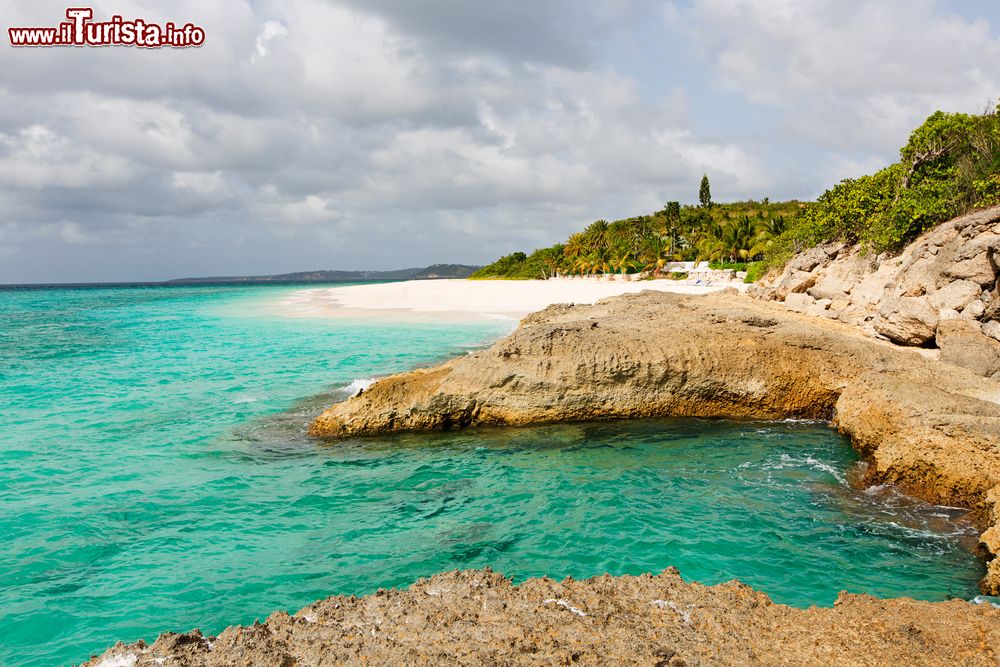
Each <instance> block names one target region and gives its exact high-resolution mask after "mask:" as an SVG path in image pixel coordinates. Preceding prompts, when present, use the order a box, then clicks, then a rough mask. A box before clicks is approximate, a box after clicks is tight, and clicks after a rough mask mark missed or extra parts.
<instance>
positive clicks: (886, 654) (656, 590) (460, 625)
mask: <svg viewBox="0 0 1000 667" xmlns="http://www.w3.org/2000/svg"><path fill="white" fill-rule="evenodd" d="M998 660H1000V609H995V608H992V607H990V606H989V605H972V604H968V603H966V602H962V601H952V602H940V603H929V602H917V601H914V600H909V599H898V600H878V599H875V598H872V597H868V596H865V595H849V594H846V593H842V594H841V595H840V598H839V599H838V600H837V603H836V605H835V606H834V607H831V608H816V607H813V608H811V609H794V608H791V607H786V606H784V605H780V604H774V603H773V602H772V601H771V600H770V599H769V598H768V597H767V596H766V595H764V594H763V593H758V592H756V591H754V590H752V589H751V588H749V587H748V586H744V585H742V584H740V583H738V582H729V583H726V584H721V585H719V586H711V587H706V586H701V585H699V584H696V583H686V582H684V581H683V580H682V579H681V577H680V576H679V575H678V573H677V571H676V570H672V569H671V570H666V571H664V572H663V573H661V574H659V575H656V576H651V575H648V574H646V575H642V576H639V577H630V576H624V577H609V576H603V577H597V578H594V579H588V580H586V581H573V580H571V579H567V580H565V581H562V582H557V581H552V580H549V579H530V580H528V581H525V582H524V583H522V584H520V585H518V586H514V585H512V584H511V582H510V581H509V580H507V579H505V578H504V577H502V576H500V575H498V574H496V573H494V572H491V571H489V570H483V571H475V570H474V571H468V572H453V573H448V574H440V575H437V576H435V577H432V578H431V579H425V580H421V581H419V582H417V583H416V584H414V585H413V586H411V587H410V588H409V590H405V591H398V590H392V591H379V592H378V593H375V594H374V595H370V596H367V597H363V598H355V597H332V598H328V599H326V600H323V601H321V602H317V603H315V604H312V605H309V606H308V607H306V608H304V609H302V610H301V611H299V612H298V613H297V614H295V615H294V616H289V615H288V614H286V613H284V612H279V613H276V614H273V615H272V616H271V617H270V618H268V619H267V621H266V622H265V623H259V624H254V625H251V626H246V627H238V626H234V627H231V628H228V629H226V631H225V632H223V633H221V634H220V635H219V636H218V637H204V636H202V635H201V633H199V632H197V631H195V632H193V633H190V634H182V635H178V634H164V635H161V636H160V638H159V639H158V640H157V641H156V643H154V644H152V645H149V646H147V645H146V644H144V643H142V642H138V643H135V644H132V645H124V644H119V645H118V646H115V647H114V648H112V649H110V650H109V651H108V652H107V653H105V654H104V655H103V656H101V657H100V658H95V659H93V660H91V661H90V662H89V663H87V667H99V666H101V665H104V666H108V665H129V666H134V667H147V666H149V667H152V666H154V665H167V666H171V665H185V666H191V667H211V666H214V665H218V666H223V665H225V666H229V665H296V666H297V667H308V666H316V667H320V666H324V665H330V666H332V665H364V664H370V665H399V664H406V665H435V664H448V665H570V664H581V665H625V664H627V665H649V666H650V667H653V666H661V667H682V666H684V665H690V666H694V665H741V666H742V665H824V666H825V665H833V664H836V665H859V666H860V665H865V666H869V665H911V666H913V667H918V666H921V665H935V666H936V665H969V666H975V665H996V664H997V662H998Z"/></svg>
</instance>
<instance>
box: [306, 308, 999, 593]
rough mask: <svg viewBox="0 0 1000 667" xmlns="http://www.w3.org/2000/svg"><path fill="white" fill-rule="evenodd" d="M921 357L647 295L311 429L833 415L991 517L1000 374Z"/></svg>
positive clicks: (757, 315)
mask: <svg viewBox="0 0 1000 667" xmlns="http://www.w3.org/2000/svg"><path fill="white" fill-rule="evenodd" d="M925 355H926V353H924V352H922V351H918V350H912V349H906V348H901V347H898V346H895V345H891V344H889V343H886V342H883V341H879V340H876V339H873V338H871V337H868V336H866V335H865V334H864V333H862V332H861V331H859V330H858V329H856V328H854V327H850V326H847V325H845V324H843V323H841V322H836V321H832V320H827V319H823V318H814V317H809V316H804V315H799V314H796V313H792V312H789V311H788V310H787V309H785V308H784V307H783V306H782V305H779V304H772V303H766V302H760V301H754V300H750V299H746V298H745V297H741V296H738V295H733V294H728V295H726V294H723V295H710V296H704V297H684V296H681V295H676V294H668V293H660V292H658V293H653V292H644V293H642V294H639V295H629V296H623V297H617V298H615V299H609V300H606V301H602V302H599V303H598V304H596V305H593V306H553V307H551V308H548V309H546V310H544V311H542V312H540V313H536V314H534V315H531V316H529V317H527V318H525V320H524V321H523V322H522V326H521V327H520V328H519V329H518V330H516V331H515V332H514V333H512V334H511V335H510V336H508V337H507V338H505V339H503V340H501V341H499V342H498V343H496V344H495V345H494V346H493V347H491V348H489V349H487V350H482V351H479V352H476V353H474V354H471V355H467V356H465V357H462V358H459V359H455V360H453V361H450V362H448V363H446V364H444V365H442V366H438V367H436V368H432V369H423V370H417V371H412V372H409V373H402V374H399V375H394V376H391V377H387V378H383V379H382V380H380V381H378V382H377V383H375V384H374V385H372V386H371V387H370V388H369V389H368V390H367V391H365V392H364V393H362V394H360V395H358V396H356V397H354V398H351V399H349V400H347V401H345V402H343V403H340V404H337V405H335V406H333V407H331V408H330V409H329V410H327V411H326V412H324V413H323V414H322V415H321V416H320V417H319V418H317V419H316V421H315V422H314V423H313V425H312V427H311V432H312V433H313V434H314V435H318V436H325V437H337V438H342V437H347V436H361V435H368V434H375V433H387V432H393V431H402V430H422V429H436V428H451V427H463V426H477V425H515V424H529V423H539V422H551V421H571V420H588V419H610V418H623V417H645V416H667V415H674V416H698V417H736V418H740V417H746V418H757V419H781V418H787V417H800V418H803V417H804V418H824V419H832V420H833V423H834V424H836V425H837V426H838V427H839V428H840V429H841V430H843V431H844V432H845V433H846V434H847V435H849V436H850V437H851V439H852V441H853V442H854V443H855V446H856V447H857V448H858V450H859V451H860V452H861V453H862V454H863V455H864V456H865V457H866V458H867V459H868V460H869V461H870V464H871V465H870V466H869V471H868V480H867V481H868V482H869V483H873V484H874V483H882V482H892V483H894V484H897V485H899V486H901V487H902V488H904V489H906V490H907V491H909V492H911V493H913V494H915V495H918V496H920V497H922V498H925V499H927V500H929V501H932V502H937V503H944V504H950V505H960V506H964V507H969V508H972V509H973V510H975V511H976V516H977V517H978V519H979V521H980V523H981V524H982V526H983V528H984V529H985V528H987V527H989V525H991V524H990V517H991V516H992V514H991V512H992V511H993V510H992V506H991V505H990V503H989V502H988V501H987V498H988V494H989V492H990V490H991V489H993V488H994V487H998V486H1000V383H997V382H993V381H991V380H988V379H983V378H982V377H979V376H977V375H975V374H973V373H972V372H969V371H966V370H964V369H961V368H958V367H956V366H949V365H944V364H941V363H939V362H937V361H935V360H933V359H928V358H927V357H926V356H925ZM916 389H918V390H916ZM990 565H991V568H997V567H998V566H1000V560H995V561H993V562H992V563H991V564H990ZM992 571H993V570H991V572H992ZM997 574H1000V572H998V573H997ZM997 581H998V582H1000V577H998V579H997ZM985 590H988V591H989V592H991V593H996V592H1000V588H992V587H987V588H986V589H985Z"/></svg>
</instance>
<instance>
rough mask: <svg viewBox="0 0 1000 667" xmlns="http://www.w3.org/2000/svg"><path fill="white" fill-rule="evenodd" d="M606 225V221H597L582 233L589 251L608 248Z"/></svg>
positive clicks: (607, 227)
mask: <svg viewBox="0 0 1000 667" xmlns="http://www.w3.org/2000/svg"><path fill="white" fill-rule="evenodd" d="M609 227H610V225H608V221H607V220H597V221H595V222H592V223H590V225H589V226H588V227H587V229H585V230H584V231H583V238H584V239H585V242H586V244H587V246H588V247H589V248H590V249H591V250H600V249H602V248H607V247H608V229H609Z"/></svg>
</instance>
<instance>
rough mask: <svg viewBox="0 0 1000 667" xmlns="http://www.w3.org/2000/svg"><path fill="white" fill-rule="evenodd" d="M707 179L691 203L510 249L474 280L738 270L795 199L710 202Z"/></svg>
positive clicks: (778, 228)
mask: <svg viewBox="0 0 1000 667" xmlns="http://www.w3.org/2000/svg"><path fill="white" fill-rule="evenodd" d="M709 188H710V185H709V182H708V177H707V176H706V177H704V178H703V179H702V185H701V188H700V190H701V192H700V197H701V201H702V202H704V203H701V204H699V205H697V206H693V205H681V203H680V202H677V201H672V202H668V203H667V204H666V206H664V207H663V209H661V210H659V211H655V212H653V213H650V214H647V215H640V216H636V217H633V218H626V219H623V220H615V221H613V222H608V221H607V220H597V221H595V222H592V223H591V224H590V225H588V226H587V227H586V228H585V229H584V230H582V231H580V232H577V233H575V234H572V235H570V237H569V238H568V239H566V241H565V242H563V243H557V244H555V245H553V246H550V247H548V248H541V249H539V250H535V251H534V252H532V253H531V254H527V253H524V252H515V253H511V254H509V255H505V256H503V257H501V258H500V259H498V260H497V261H495V262H493V263H492V264H489V265H487V266H484V267H483V268H482V269H480V270H479V271H477V272H475V273H474V274H472V276H471V277H472V278H474V279H507V280H532V279H545V278H550V277H554V276H557V275H574V274H576V275H608V274H621V275H627V274H635V273H643V274H645V275H648V276H652V277H659V276H661V275H663V274H664V268H665V267H666V265H667V264H668V263H669V262H676V261H692V260H707V261H709V262H711V263H712V264H713V265H718V266H719V268H723V265H724V268H735V269H744V268H745V267H746V263H747V262H748V261H750V260H752V259H753V258H755V257H759V256H761V255H762V254H763V253H764V252H765V251H766V250H767V248H768V247H769V245H770V243H771V242H772V241H773V240H774V239H775V238H776V237H777V236H779V235H780V234H781V233H783V232H784V231H785V229H786V228H787V225H788V221H789V220H792V219H796V218H798V217H800V216H801V215H802V214H803V212H804V211H805V210H806V207H807V205H806V204H804V203H802V202H798V201H790V202H771V201H769V200H767V199H764V200H762V201H752V200H751V201H742V202H733V203H728V204H716V203H713V202H712V201H711V191H710V189H709Z"/></svg>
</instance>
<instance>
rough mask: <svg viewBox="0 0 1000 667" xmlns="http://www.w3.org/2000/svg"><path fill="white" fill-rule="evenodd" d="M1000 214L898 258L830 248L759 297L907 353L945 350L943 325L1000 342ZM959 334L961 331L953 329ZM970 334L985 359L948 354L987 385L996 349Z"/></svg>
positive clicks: (951, 228)
mask: <svg viewBox="0 0 1000 667" xmlns="http://www.w3.org/2000/svg"><path fill="white" fill-rule="evenodd" d="M998 262H1000V207H994V208H991V209H986V210H983V211H977V212H975V213H970V214H968V215H965V216H961V217H959V218H955V219H954V220H951V221H949V222H946V223H944V224H942V225H940V226H938V227H935V228H934V229H932V230H930V231H928V232H926V233H925V234H924V235H923V236H921V237H920V238H918V239H917V240H916V241H915V242H913V243H912V244H910V245H909V246H908V247H907V248H906V249H905V250H904V251H903V252H902V253H900V254H899V255H898V256H890V255H887V254H883V255H877V256H876V255H871V254H867V253H865V252H864V251H863V249H862V248H860V247H857V246H855V247H847V246H844V245H842V244H835V243H828V244H824V245H822V246H819V247H817V248H812V249H810V250H808V251H806V252H804V253H802V254H800V255H798V256H797V257H795V258H793V259H792V260H791V261H790V262H789V263H788V265H787V266H786V267H785V270H784V272H783V273H782V274H781V275H779V276H775V277H772V278H771V279H769V280H766V281H764V282H763V283H762V285H761V286H759V287H758V286H755V287H754V288H752V289H751V294H753V295H754V296H757V297H759V298H762V299H770V300H776V301H780V302H784V303H785V304H786V305H787V307H788V308H789V309H790V310H794V311H796V312H800V313H812V314H818V315H821V316H823V317H828V318H835V319H839V320H840V321H842V322H845V323H847V324H851V325H854V326H858V327H861V328H862V329H864V330H865V331H867V332H868V333H869V334H871V335H873V336H878V337H882V338H885V339H887V340H891V341H893V342H895V343H897V344H900V345H912V346H924V347H938V348H942V350H943V348H944V343H943V341H942V338H943V337H945V336H947V335H949V334H948V333H947V332H942V328H941V327H942V323H943V322H945V321H947V320H950V319H963V320H967V321H968V322H970V323H973V325H974V327H977V328H978V329H979V331H978V333H980V334H985V335H990V334H991V332H992V333H995V334H996V335H994V338H997V339H998V340H1000V323H998V322H997V321H998V320H1000V286H998V283H997V275H998ZM951 331H952V334H954V331H955V330H954V329H951ZM975 333H976V332H974V331H972V329H970V328H967V329H966V330H964V333H963V338H964V340H966V341H967V342H969V343H970V344H973V345H974V346H975V347H976V349H978V350H979V353H977V354H955V353H954V347H955V345H954V344H955V339H954V338H953V340H952V343H951V347H952V352H951V353H949V354H942V359H944V360H946V361H948V363H957V364H960V365H964V367H965V368H968V369H970V370H973V371H975V372H979V373H980V374H982V375H985V376H987V377H989V376H991V375H993V374H994V373H995V370H991V369H992V368H993V367H994V364H992V363H986V364H982V363H980V360H981V359H982V354H983V353H984V351H985V350H986V349H988V344H987V343H985V342H984V341H983V340H982V339H980V338H978V337H977V336H975Z"/></svg>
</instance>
